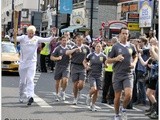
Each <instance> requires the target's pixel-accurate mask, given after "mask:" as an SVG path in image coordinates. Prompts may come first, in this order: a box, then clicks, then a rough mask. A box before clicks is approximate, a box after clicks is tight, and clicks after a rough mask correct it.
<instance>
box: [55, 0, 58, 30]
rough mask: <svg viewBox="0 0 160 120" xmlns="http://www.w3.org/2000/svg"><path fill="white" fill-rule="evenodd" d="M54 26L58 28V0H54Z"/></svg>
mask: <svg viewBox="0 0 160 120" xmlns="http://www.w3.org/2000/svg"><path fill="white" fill-rule="evenodd" d="M55 27H56V28H58V0H57V1H56V19H55Z"/></svg>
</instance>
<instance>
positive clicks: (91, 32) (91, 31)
mask: <svg viewBox="0 0 160 120" xmlns="http://www.w3.org/2000/svg"><path fill="white" fill-rule="evenodd" d="M90 14H91V22H90V36H91V40H92V37H93V30H92V29H93V28H92V25H93V0H91V13H90Z"/></svg>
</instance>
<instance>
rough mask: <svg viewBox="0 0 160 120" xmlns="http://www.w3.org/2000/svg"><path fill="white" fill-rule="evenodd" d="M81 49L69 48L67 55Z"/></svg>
mask: <svg viewBox="0 0 160 120" xmlns="http://www.w3.org/2000/svg"><path fill="white" fill-rule="evenodd" d="M77 50H80V49H79V48H74V49H72V50H67V51H66V55H72V54H73V53H74V52H75V51H77Z"/></svg>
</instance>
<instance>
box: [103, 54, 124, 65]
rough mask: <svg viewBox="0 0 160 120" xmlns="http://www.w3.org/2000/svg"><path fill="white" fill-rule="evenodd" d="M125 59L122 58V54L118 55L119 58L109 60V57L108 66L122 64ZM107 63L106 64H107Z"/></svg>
mask: <svg viewBox="0 0 160 120" xmlns="http://www.w3.org/2000/svg"><path fill="white" fill-rule="evenodd" d="M123 59H124V57H123V56H122V54H120V55H118V56H117V57H114V58H109V57H108V59H107V61H106V62H107V63H108V64H112V63H114V62H121V61H122V60H123ZM106 62H105V63H106Z"/></svg>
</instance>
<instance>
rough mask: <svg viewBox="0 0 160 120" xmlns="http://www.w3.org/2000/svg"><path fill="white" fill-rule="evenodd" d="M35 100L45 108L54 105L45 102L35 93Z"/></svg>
mask: <svg viewBox="0 0 160 120" xmlns="http://www.w3.org/2000/svg"><path fill="white" fill-rule="evenodd" d="M34 101H35V102H36V103H37V104H38V105H39V106H40V107H43V108H53V107H52V106H50V105H49V104H48V103H47V102H45V101H44V100H43V99H42V98H40V97H38V96H37V95H35V97H34Z"/></svg>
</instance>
